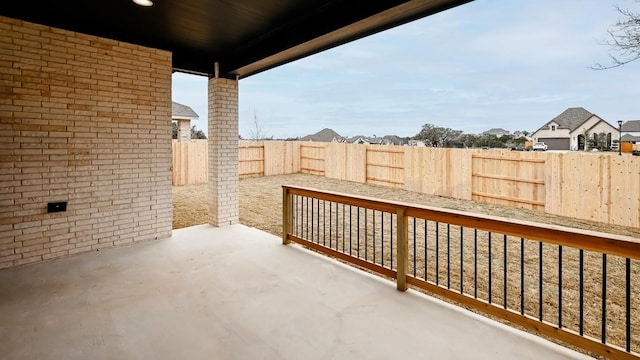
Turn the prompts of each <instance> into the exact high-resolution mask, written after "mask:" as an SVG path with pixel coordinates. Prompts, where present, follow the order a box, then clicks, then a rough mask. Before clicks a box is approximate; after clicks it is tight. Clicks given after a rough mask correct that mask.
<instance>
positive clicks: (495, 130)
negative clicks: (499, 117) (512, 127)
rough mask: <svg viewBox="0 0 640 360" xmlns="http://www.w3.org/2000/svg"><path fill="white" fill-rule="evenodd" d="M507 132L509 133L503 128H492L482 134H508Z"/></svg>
mask: <svg viewBox="0 0 640 360" xmlns="http://www.w3.org/2000/svg"><path fill="white" fill-rule="evenodd" d="M508 133H509V130H505V129H502V128H493V129H489V130H487V131H485V132H483V134H485V135H497V134H508Z"/></svg>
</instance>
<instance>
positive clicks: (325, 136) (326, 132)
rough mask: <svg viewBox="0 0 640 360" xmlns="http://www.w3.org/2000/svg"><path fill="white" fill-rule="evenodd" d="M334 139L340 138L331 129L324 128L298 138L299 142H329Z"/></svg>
mask: <svg viewBox="0 0 640 360" xmlns="http://www.w3.org/2000/svg"><path fill="white" fill-rule="evenodd" d="M336 137H338V138H340V137H341V136H340V135H339V134H338V133H337V132H335V131H333V129H329V128H324V129H322V130H320V131H318V132H317V133H315V134H311V135H307V136H304V137H302V138H300V141H316V142H331V141H333V139H334V138H336Z"/></svg>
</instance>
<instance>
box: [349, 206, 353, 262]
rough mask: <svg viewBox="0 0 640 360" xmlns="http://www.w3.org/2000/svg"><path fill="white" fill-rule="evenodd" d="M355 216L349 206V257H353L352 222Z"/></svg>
mask: <svg viewBox="0 0 640 360" xmlns="http://www.w3.org/2000/svg"><path fill="white" fill-rule="evenodd" d="M352 215H353V210H352V208H351V205H349V255H351V230H353V221H352V220H351V218H352Z"/></svg>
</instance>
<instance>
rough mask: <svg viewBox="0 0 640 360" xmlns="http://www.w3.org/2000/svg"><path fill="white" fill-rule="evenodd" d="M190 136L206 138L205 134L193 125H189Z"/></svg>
mask: <svg viewBox="0 0 640 360" xmlns="http://www.w3.org/2000/svg"><path fill="white" fill-rule="evenodd" d="M191 138H192V139H206V138H207V136H206V135H205V134H204V131H202V130H198V129H196V126H195V125H193V126H192V127H191Z"/></svg>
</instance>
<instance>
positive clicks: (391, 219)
mask: <svg viewBox="0 0 640 360" xmlns="http://www.w3.org/2000/svg"><path fill="white" fill-rule="evenodd" d="M389 233H390V234H391V236H390V238H391V240H389V258H390V259H391V266H390V267H389V269H393V214H392V213H389Z"/></svg>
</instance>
